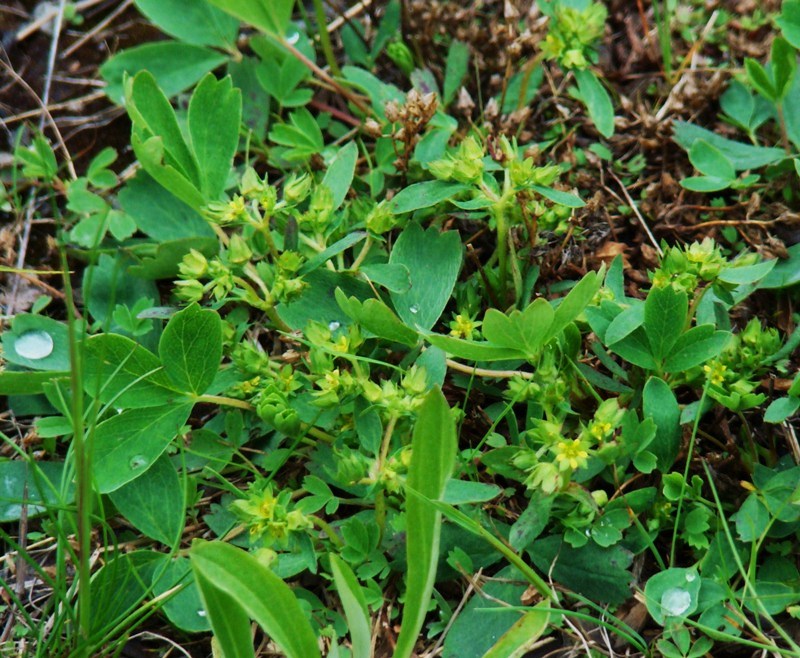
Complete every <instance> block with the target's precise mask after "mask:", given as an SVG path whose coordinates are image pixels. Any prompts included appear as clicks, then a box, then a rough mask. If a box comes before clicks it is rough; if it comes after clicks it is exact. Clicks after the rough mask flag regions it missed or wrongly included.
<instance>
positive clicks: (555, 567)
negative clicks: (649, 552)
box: [528, 536, 633, 605]
mask: <svg viewBox="0 0 800 658" xmlns="http://www.w3.org/2000/svg"><path fill="white" fill-rule="evenodd" d="M528 553H529V554H530V556H531V558H532V559H533V563H534V564H535V565H536V567H537V568H538V569H539V570H540V571H543V572H544V573H546V574H549V575H550V576H551V577H552V578H553V580H554V581H556V582H558V583H562V584H564V585H566V586H567V587H569V588H570V589H572V590H574V591H576V592H578V593H579V594H583V595H584V596H588V597H589V598H591V599H593V600H595V601H599V602H602V603H610V604H612V605H619V604H620V603H622V602H623V601H625V600H626V599H627V598H628V597H629V596H630V593H631V590H630V582H631V579H632V576H631V574H630V572H629V571H628V567H629V566H630V564H631V561H632V557H633V556H632V555H631V554H630V553H629V552H628V551H627V550H625V549H624V548H622V547H620V546H612V547H610V548H602V547H600V546H598V545H597V544H595V543H594V542H589V543H587V544H586V545H584V546H581V547H580V548H573V547H572V546H570V545H569V544H567V543H565V542H564V541H563V539H562V538H561V537H560V536H551V537H545V538H543V539H542V538H540V539H538V540H536V541H535V542H534V543H533V546H532V547H531V548H530V549H529V550H528ZM599 565H602V568H598V566H599Z"/></svg>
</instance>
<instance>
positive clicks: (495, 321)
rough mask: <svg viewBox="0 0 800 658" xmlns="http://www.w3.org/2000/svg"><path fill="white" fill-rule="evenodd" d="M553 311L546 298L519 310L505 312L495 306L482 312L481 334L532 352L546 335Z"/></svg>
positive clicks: (532, 353) (535, 351)
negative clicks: (483, 314)
mask: <svg viewBox="0 0 800 658" xmlns="http://www.w3.org/2000/svg"><path fill="white" fill-rule="evenodd" d="M554 316H555V312H554V311H553V307H552V306H551V305H550V302H548V301H547V300H546V299H541V298H540V299H537V300H535V301H533V302H532V303H531V304H529V305H528V307H527V308H526V309H525V310H524V311H522V312H520V311H518V310H515V311H512V312H511V313H510V314H509V315H505V314H504V313H501V312H500V311H498V310H497V309H495V308H490V309H489V310H488V311H486V315H485V316H484V318H483V335H484V336H485V337H486V339H487V340H488V341H489V342H490V343H492V344H493V345H499V346H501V347H508V348H511V349H515V350H524V351H525V353H526V354H528V355H530V356H533V355H535V354H536V353H537V352H538V351H539V349H540V348H541V347H542V345H543V344H544V343H545V341H546V339H547V338H548V336H549V334H550V331H549V329H550V327H551V326H552V324H553V318H554Z"/></svg>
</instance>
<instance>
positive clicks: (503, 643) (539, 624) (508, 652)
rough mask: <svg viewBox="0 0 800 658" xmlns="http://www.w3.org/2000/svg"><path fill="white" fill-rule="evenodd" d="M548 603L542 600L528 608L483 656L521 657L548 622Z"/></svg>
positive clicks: (493, 657) (542, 631)
mask: <svg viewBox="0 0 800 658" xmlns="http://www.w3.org/2000/svg"><path fill="white" fill-rule="evenodd" d="M549 607H550V603H548V602H547V601H542V602H541V603H539V604H537V605H535V606H534V607H533V608H531V609H530V610H528V611H527V612H526V613H525V614H524V615H522V617H521V618H520V619H518V620H517V621H516V622H515V623H514V625H513V626H512V627H511V628H509V629H508V630H507V631H506V632H505V633H504V634H503V636H502V637H501V638H500V639H499V640H498V641H497V643H496V644H495V645H494V646H493V647H492V648H491V649H489V651H487V652H486V653H485V654H483V658H522V657H523V656H526V655H528V654H529V653H530V651H531V650H533V649H534V648H535V646H534V645H535V644H536V643H537V642H538V641H539V638H540V637H542V635H543V634H544V632H545V631H546V630H547V625H548V624H549V623H550V609H549Z"/></svg>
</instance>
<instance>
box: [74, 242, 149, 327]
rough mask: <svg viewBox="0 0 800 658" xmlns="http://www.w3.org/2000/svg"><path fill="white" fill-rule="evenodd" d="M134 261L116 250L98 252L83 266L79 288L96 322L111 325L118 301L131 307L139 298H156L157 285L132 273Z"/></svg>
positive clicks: (119, 303)
mask: <svg viewBox="0 0 800 658" xmlns="http://www.w3.org/2000/svg"><path fill="white" fill-rule="evenodd" d="M134 263H135V261H133V260H131V259H130V258H129V257H128V256H125V255H122V254H119V253H118V254H117V255H116V256H110V255H109V254H100V258H99V259H98V261H97V264H96V265H90V266H89V267H87V268H86V269H85V270H84V273H83V283H82V289H81V290H82V292H83V295H84V301H85V303H86V306H87V308H88V309H89V314H90V315H91V316H92V318H94V319H95V320H96V321H97V322H98V323H100V324H102V325H104V326H109V325H111V324H112V321H113V314H114V311H115V310H116V308H117V306H119V305H122V306H126V307H128V308H133V307H134V306H135V305H136V303H137V302H138V301H139V300H140V299H158V297H159V292H158V288H156V286H155V284H154V283H153V282H152V281H145V280H144V279H141V278H139V277H138V276H135V275H133V273H132V272H131V269H132V267H131V266H132V265H133V264H134Z"/></svg>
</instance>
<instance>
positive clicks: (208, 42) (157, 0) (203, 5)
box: [135, 0, 239, 49]
mask: <svg viewBox="0 0 800 658" xmlns="http://www.w3.org/2000/svg"><path fill="white" fill-rule="evenodd" d="M135 2H136V7H137V8H138V9H139V11H141V12H142V13H143V14H144V15H145V16H147V18H148V19H149V20H150V21H151V22H152V23H153V24H154V25H155V26H156V27H158V28H159V29H160V30H161V31H162V32H166V33H167V34H169V35H170V36H171V37H175V38H176V39H178V40H179V41H182V42H184V43H189V44H193V45H196V46H217V47H218V48H223V49H225V48H228V49H229V48H231V47H232V46H235V45H236V36H237V34H238V32H239V21H237V20H234V19H233V18H231V17H230V16H229V15H228V14H226V13H224V12H222V11H220V10H219V9H217V8H216V7H212V6H211V5H210V4H208V2H206V0H192V1H191V2H185V0H135Z"/></svg>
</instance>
